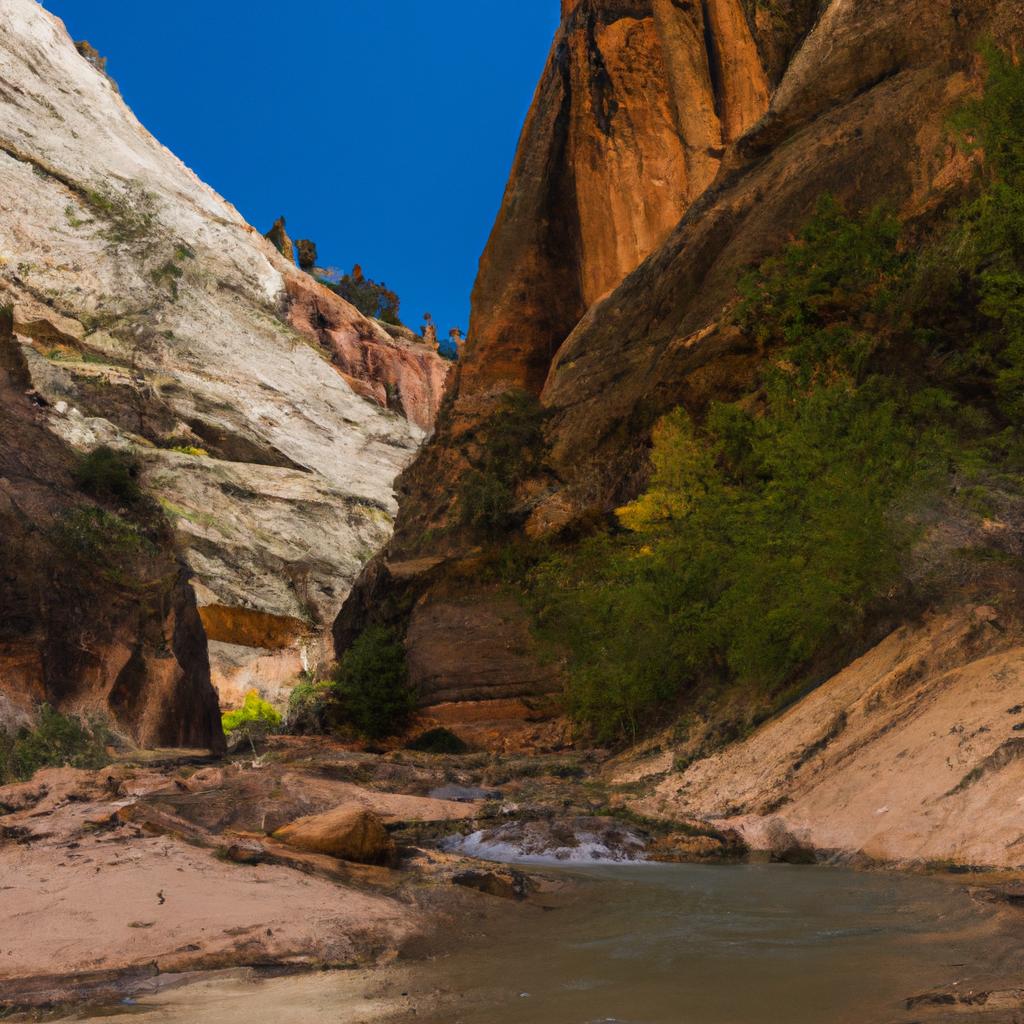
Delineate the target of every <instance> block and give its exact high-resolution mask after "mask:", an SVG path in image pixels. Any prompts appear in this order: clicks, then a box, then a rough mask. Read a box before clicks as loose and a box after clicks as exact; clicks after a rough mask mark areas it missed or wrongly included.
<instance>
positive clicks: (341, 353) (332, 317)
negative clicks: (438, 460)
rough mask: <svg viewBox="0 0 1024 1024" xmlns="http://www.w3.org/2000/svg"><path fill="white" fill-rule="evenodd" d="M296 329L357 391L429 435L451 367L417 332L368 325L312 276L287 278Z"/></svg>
mask: <svg viewBox="0 0 1024 1024" xmlns="http://www.w3.org/2000/svg"><path fill="white" fill-rule="evenodd" d="M285 284H286V286H287V289H288V297H289V300H290V304H289V308H288V319H289V321H290V322H291V324H292V326H293V327H295V329H296V330H298V331H299V332H300V333H302V334H303V335H305V336H306V337H307V338H309V339H311V340H312V341H315V342H316V343H317V344H318V345H319V346H321V347H322V348H323V349H324V350H325V351H326V352H327V353H328V354H329V356H330V359H331V361H332V362H333V363H334V365H335V366H336V367H337V369H338V371H339V372H340V373H341V375H342V376H343V377H344V378H345V379H346V380H347V381H348V383H349V384H350V385H351V386H352V388H353V390H354V391H356V392H357V393H358V394H360V395H362V396H363V397H364V398H367V399H369V400H371V401H374V402H376V403H377V404H378V405H381V406H383V407H384V408H385V409H393V410H394V411H395V412H397V413H399V414H400V415H402V416H405V417H406V418H407V419H409V420H411V421H412V422H413V423H415V424H416V425H417V426H419V427H422V428H423V429H424V430H425V431H427V432H430V431H431V430H433V428H434V422H435V419H436V417H437V411H438V409H439V407H440V405H441V399H442V397H443V396H444V390H445V382H446V380H447V379H448V373H449V371H450V369H451V366H452V364H451V363H450V362H449V361H448V360H447V359H444V358H442V357H441V356H440V355H438V353H437V351H436V350H435V349H432V348H431V347H430V346H428V345H424V344H422V343H420V342H417V341H415V340H413V339H414V335H413V334H412V332H404V334H406V335H407V336H403V332H401V330H400V329H399V330H396V332H395V334H396V336H391V335H390V334H388V332H387V331H386V330H385V329H384V327H383V326H381V325H380V324H378V323H376V322H375V321H371V320H368V319H367V318H366V317H365V316H363V315H362V313H360V312H359V310H357V309H356V308H355V307H354V306H352V305H350V304H349V303H348V302H346V301H345V300H344V299H343V298H341V297H340V296H339V295H336V294H335V293H334V292H332V291H331V290H330V289H329V288H325V287H324V286H323V285H322V284H320V283H319V282H318V281H315V280H314V279H313V278H312V277H309V276H308V275H307V274H293V275H289V276H288V277H287V278H286V281H285Z"/></svg>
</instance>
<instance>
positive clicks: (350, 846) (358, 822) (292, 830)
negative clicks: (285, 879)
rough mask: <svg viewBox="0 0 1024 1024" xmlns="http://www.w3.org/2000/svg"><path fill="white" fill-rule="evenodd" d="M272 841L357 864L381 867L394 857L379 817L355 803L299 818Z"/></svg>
mask: <svg viewBox="0 0 1024 1024" xmlns="http://www.w3.org/2000/svg"><path fill="white" fill-rule="evenodd" d="M274 838H275V839H278V840H280V841H281V842H282V843H287V844H288V845H289V846H293V847H295V848H296V849H297V850H305V851H307V852H308V853H324V854H327V855H328V856H330V857H337V858H339V859H340V860H351V861H355V862H356V863H357V864H382V863H384V862H386V861H388V860H389V859H390V858H391V857H392V855H393V854H394V843H393V842H392V840H391V837H390V836H389V835H388V833H387V830H386V829H385V828H384V823H383V822H382V821H381V819H380V817H379V816H378V815H377V814H375V813H374V812H373V811H370V810H367V808H365V807H363V806H362V804H357V803H351V804H342V805H341V806H340V807H335V808H334V810H331V811H327V812H326V813H324V814H313V815H310V816H309V817H306V818H299V819H298V821H293V822H292V823H291V824H290V825H285V827H284V828H280V829H278V830H277V831H276V832H275V833H274Z"/></svg>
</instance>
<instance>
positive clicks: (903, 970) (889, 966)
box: [137, 864, 1020, 1024]
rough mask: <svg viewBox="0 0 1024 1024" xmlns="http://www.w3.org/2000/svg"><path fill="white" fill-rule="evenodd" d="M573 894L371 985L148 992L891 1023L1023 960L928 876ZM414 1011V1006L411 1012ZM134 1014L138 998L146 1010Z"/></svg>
mask: <svg viewBox="0 0 1024 1024" xmlns="http://www.w3.org/2000/svg"><path fill="white" fill-rule="evenodd" d="M566 873H568V874H571V875H572V876H573V878H575V879H579V888H578V890H576V893H575V895H574V897H573V898H572V899H571V900H569V901H563V902H562V904H561V905H559V906H558V907H557V908H556V909H551V910H548V911H544V910H542V909H540V908H539V907H536V906H533V907H529V906H526V905H524V906H522V907H517V908H515V910H514V912H512V913H510V914H508V915H502V916H501V917H500V919H499V920H500V925H499V926H498V928H497V929H496V930H495V929H494V928H491V929H485V932H484V933H481V934H478V929H479V925H478V924H477V923H473V922H467V924H466V928H467V936H466V937H467V939H468V941H467V942H465V943H464V944H460V946H459V947H456V951H455V952H453V953H451V954H449V955H444V956H438V957H433V958H431V959H429V960H425V961H422V962H417V963H414V964H412V965H410V966H408V967H406V968H403V969H401V971H399V972H398V973H397V974H394V975H392V976H391V977H390V979H389V980H387V981H380V980H378V981H371V982H369V983H368V984H367V985H365V986H364V987H363V988H360V989H359V990H358V991H355V990H354V989H353V979H352V978H351V977H350V976H348V975H346V974H344V973H342V974H337V975H316V976H306V977H292V978H285V979H278V980H274V981H262V982H259V983H256V984H252V983H243V982H240V981H237V980H235V981H227V982H224V983H221V984H208V985H204V986H202V987H201V988H195V987H191V988H187V989H181V990H177V991H173V992H168V993H165V994H163V995H162V996H159V997H153V998H151V999H144V1000H141V1001H140V1002H141V1003H142V1005H141V1006H139V1007H138V1010H141V1011H142V1016H143V1019H145V1020H153V1021H159V1022H162V1024H163V1022H174V1024H179V1022H180V1024H185V1022H188V1024H205V1022H209V1024H214V1022H216V1024H233V1022H235V1021H238V1022H243V1021H244V1022H245V1024H264V1022H266V1024H271V1022H273V1024H291V1022H293V1021H294V1022H296V1024H297V1022H299V1021H301V1022H302V1024H320V1022H327V1021H330V1022H333V1024H354V1022H357V1021H358V1022H363V1021H369V1020H372V1019H374V1018H375V1017H377V1016H378V1015H379V1014H380V1013H382V1012H383V1011H384V1010H385V1009H386V1008H387V1006H388V1005H393V1004H388V1003H387V1001H386V1000H387V999H388V998H389V997H392V996H396V997H397V996H399V995H401V996H403V997H404V998H402V999H401V1004H402V1006H403V1007H404V1009H403V1011H402V1012H401V1013H400V1014H399V1016H398V1017H397V1018H391V1017H390V1016H389V1019H395V1020H401V1021H403V1022H404V1021H406V1020H408V1021H410V1022H411V1021H414V1020H415V1021H417V1022H419V1024H424V1022H426V1024H593V1022H613V1021H615V1022H622V1024H783V1022H784V1024H847V1022H848V1024H893V1022H896V1021H901V1020H902V1021H909V1020H914V1019H919V1018H918V1017H916V1016H915V1015H908V1014H907V1012H906V1000H907V998H908V997H912V996H916V995H919V994H921V993H923V992H927V991H928V990H929V989H931V988H932V987H934V986H939V985H941V986H950V985H952V984H954V983H956V982H958V981H959V982H960V983H961V984H962V985H964V986H969V985H971V984H973V983H974V979H976V978H977V977H978V976H979V975H980V974H982V973H984V972H985V971H991V970H993V969H994V968H995V967H996V965H997V963H998V964H1001V965H1002V967H1003V968H1007V969H1011V970H1012V969H1014V968H1015V967H1019V966H1020V965H1019V963H1016V964H1015V963H1014V959H1015V955H1014V954H1011V953H1010V952H1009V951H1008V949H1007V939H1006V934H1005V933H1003V932H1002V930H1001V927H1002V926H1001V925H1000V924H999V923H998V920H997V917H996V915H994V914H993V908H992V907H990V906H986V907H983V906H979V905H978V904H976V903H975V902H974V901H972V900H971V899H970V898H969V897H968V896H967V895H966V893H964V892H963V891H962V890H961V889H960V888H959V887H957V886H955V885H950V884H948V883H945V882H940V881H935V880H932V879H927V878H918V877H912V876H905V875H895V874H880V873H878V874H875V873H856V872H848V871H843V870H837V869H828V868H806V867H786V866H777V865H747V866H736V867H704V866H689V865H653V864H638V865H617V866H609V867H592V868H578V867H577V868H574V869H573V870H572V871H571V872H566ZM413 1011H415V1012H413ZM137 1012H138V1011H137Z"/></svg>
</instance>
